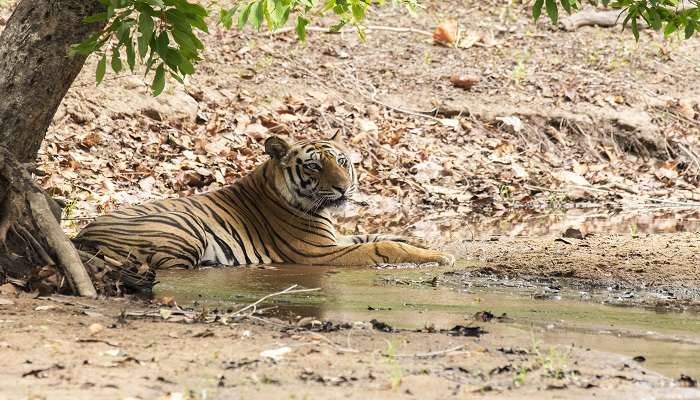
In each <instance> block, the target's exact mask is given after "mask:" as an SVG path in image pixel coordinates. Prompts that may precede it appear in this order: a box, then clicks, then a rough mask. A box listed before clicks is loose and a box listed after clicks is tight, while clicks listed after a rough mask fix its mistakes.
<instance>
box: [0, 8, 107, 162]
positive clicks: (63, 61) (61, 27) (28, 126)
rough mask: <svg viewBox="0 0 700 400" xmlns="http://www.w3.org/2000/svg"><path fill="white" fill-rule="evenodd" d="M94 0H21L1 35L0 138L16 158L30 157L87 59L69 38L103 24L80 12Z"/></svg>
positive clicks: (87, 11)
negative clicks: (73, 48) (90, 21)
mask: <svg viewBox="0 0 700 400" xmlns="http://www.w3.org/2000/svg"><path fill="white" fill-rule="evenodd" d="M102 9H103V6H102V5H101V4H100V2H98V1H95V0H22V1H20V3H19V4H18V5H17V7H16V8H15V10H14V12H13V13H12V16H11V17H10V19H9V20H8V21H7V25H6V26H5V29H4V30H3V32H2V34H1V35H0V96H1V97H2V101H0V143H1V144H4V145H5V146H6V147H7V148H8V149H9V150H10V152H12V154H14V156H15V158H16V159H17V160H18V161H20V162H28V161H34V159H35V158H36V154H37V151H38V150H39V147H40V146H41V141H42V140H43V139H44V135H45V134H46V130H47V128H48V127H49V124H50V123H51V119H52V118H53V115H54V113H55V112H56V109H57V108H58V106H59V104H61V100H62V99H63V96H65V94H66V92H67V91H68V88H70V86H71V84H72V83H73V80H74V79H75V77H76V76H77V75H78V73H79V72H80V70H81V69H82V67H83V64H84V63H85V56H80V55H76V56H74V57H69V55H68V50H69V49H70V46H71V45H72V44H76V43H79V42H81V41H83V40H85V39H87V38H88V37H89V36H90V34H92V33H93V32H95V31H96V30H97V29H100V28H101V27H102V26H103V25H102V24H99V23H96V24H85V23H83V18H85V17H87V16H90V15H93V14H96V13H98V12H100V11H101V10H102Z"/></svg>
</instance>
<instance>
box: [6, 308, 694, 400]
mask: <svg viewBox="0 0 700 400" xmlns="http://www.w3.org/2000/svg"><path fill="white" fill-rule="evenodd" d="M2 300H5V301H3V303H0V304H2V305H0V310H2V319H1V320H0V324H1V326H2V329H0V348H2V355H3V368H2V369H0V382H2V389H1V390H0V397H1V398H3V399H23V398H27V399H83V398H84V399H88V398H90V399H93V398H98V397H99V398H114V399H183V398H184V399H225V398H228V399H230V398H235V399H272V398H277V399H279V398H286V399H317V398H331V399H340V398H353V399H354V398H357V399H359V398H435V399H437V398H463V397H469V398H484V399H489V398H499V399H501V398H513V399H516V398H517V399H541V398H543V396H546V397H547V398H568V399H571V398H582V399H583V398H587V399H588V398H600V399H620V398H633V397H639V396H641V395H644V396H647V397H648V396H657V398H664V399H681V398H682V399H690V398H700V391H698V390H696V389H691V388H687V387H685V386H687V385H688V382H685V381H681V380H677V381H676V380H672V379H669V378H665V377H663V376H660V375H658V374H656V373H654V372H651V371H648V370H646V369H644V368H643V367H642V366H641V364H640V363H638V362H636V361H634V360H632V359H631V358H630V357H622V356H619V355H614V354H609V353H601V352H597V351H592V350H590V349H586V348H582V347H577V346H575V345H573V346H552V347H549V346H547V347H545V346H541V347H540V346H538V345H536V344H535V345H533V341H532V338H531V337H530V336H529V335H528V334H526V332H525V331H517V330H515V331H507V330H506V331H503V332H505V333H498V330H497V329H495V331H496V332H495V333H489V334H485V335H483V336H481V337H479V338H475V337H454V336H449V335H447V334H445V333H426V332H422V333H419V332H399V333H385V332H382V331H379V330H376V329H373V328H372V325H370V324H369V323H366V322H365V323H355V324H354V326H353V327H352V328H350V329H343V330H340V331H336V332H326V333H320V332H310V331H308V330H306V329H302V328H291V329H290V328H286V327H281V326H280V325H278V324H280V322H275V321H274V320H269V322H267V323H251V322H245V323H232V324H231V325H229V326H223V325H221V324H208V325H205V324H198V323H194V324H184V323H169V322H164V321H162V320H161V321H150V320H149V321H144V320H134V319H130V318H126V319H124V318H120V314H122V313H123V311H124V310H128V311H134V310H138V309H142V308H144V306H143V305H141V304H139V303H138V302H128V301H122V300H118V299H115V300H104V301H93V300H84V299H75V298H65V297H54V298H52V299H32V298H29V296H26V295H22V296H20V297H19V298H12V299H11V301H10V302H11V303H12V304H8V301H7V300H8V298H7V297H3V298H2ZM272 323H274V324H272ZM494 324H495V323H494ZM485 328H487V329H490V328H491V327H490V326H485ZM494 328H496V327H495V326H494ZM280 349H282V350H280Z"/></svg>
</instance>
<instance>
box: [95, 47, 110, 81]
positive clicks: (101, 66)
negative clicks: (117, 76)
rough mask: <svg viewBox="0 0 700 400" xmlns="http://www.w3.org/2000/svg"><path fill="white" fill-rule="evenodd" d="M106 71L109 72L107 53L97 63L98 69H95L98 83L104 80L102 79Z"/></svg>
mask: <svg viewBox="0 0 700 400" xmlns="http://www.w3.org/2000/svg"><path fill="white" fill-rule="evenodd" d="M105 72H107V55H106V54H103V55H102V58H101V59H100V61H99V62H98V63H97V70H96V71H95V80H96V81H97V84H98V85H99V84H100V82H102V79H104V77H105Z"/></svg>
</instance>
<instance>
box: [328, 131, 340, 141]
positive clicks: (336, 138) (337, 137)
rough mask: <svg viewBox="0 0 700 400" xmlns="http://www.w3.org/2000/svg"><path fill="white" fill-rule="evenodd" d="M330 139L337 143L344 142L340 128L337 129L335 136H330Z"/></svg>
mask: <svg viewBox="0 0 700 400" xmlns="http://www.w3.org/2000/svg"><path fill="white" fill-rule="evenodd" d="M328 140H330V141H332V142H336V143H343V135H341V134H340V129H338V130H336V131H335V133H334V134H333V136H331V137H330V138H328Z"/></svg>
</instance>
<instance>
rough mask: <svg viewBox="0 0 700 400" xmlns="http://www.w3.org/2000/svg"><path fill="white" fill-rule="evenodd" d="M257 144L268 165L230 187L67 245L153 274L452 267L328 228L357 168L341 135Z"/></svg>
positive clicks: (125, 218) (401, 243) (392, 242)
mask: <svg viewBox="0 0 700 400" xmlns="http://www.w3.org/2000/svg"><path fill="white" fill-rule="evenodd" d="M264 148H265V153H266V154H267V155H268V156H269V159H267V160H266V161H264V162H263V163H262V164H260V165H258V166H257V167H256V168H255V169H254V170H253V171H252V172H250V173H249V174H247V175H245V176H243V177H242V178H240V179H239V180H237V181H235V182H234V183H233V184H231V185H229V186H226V187H224V188H221V189H218V190H214V191H210V192H206V193H203V194H197V195H193V196H189V197H181V198H174V199H166V200H160V201H155V202H149V203H144V204H141V205H136V206H128V207H126V208H123V209H120V210H117V211H115V212H112V213H109V214H105V215H103V216H100V217H98V218H96V219H95V220H94V221H93V222H91V223H89V224H88V225H87V226H85V227H84V228H83V229H82V230H81V231H80V232H79V234H78V235H77V236H76V237H75V238H74V241H75V242H76V244H77V245H78V246H80V247H82V248H89V249H91V250H93V251H98V252H100V253H102V254H104V255H106V256H109V257H111V258H113V259H116V260H119V261H125V260H135V261H137V262H140V263H141V265H148V266H149V267H150V268H151V269H169V268H196V267H206V266H220V265H227V266H239V265H255V264H271V263H290V264H305V265H327V266H376V265H380V264H401V263H415V264H423V263H438V264H439V265H446V266H451V265H453V264H454V260H455V259H454V256H452V255H451V254H448V253H444V252H441V251H436V250H430V249H425V248H422V247H417V246H414V245H411V244H409V243H408V242H407V240H406V239H404V238H403V237H401V236H395V235H390V234H364V235H351V236H345V235H340V234H339V233H338V232H337V231H336V229H335V227H334V222H333V220H332V218H331V211H333V210H334V209H337V208H339V207H341V206H343V205H345V204H346V203H347V202H348V200H349V199H350V198H351V196H352V195H353V194H355V193H356V192H357V190H358V189H357V188H358V177H357V172H356V171H355V168H354V166H353V164H352V162H351V161H350V157H349V152H348V148H347V147H346V145H345V144H344V143H343V140H342V139H340V138H339V134H335V135H334V136H333V137H331V138H328V139H307V140H302V141H298V142H296V143H288V142H287V141H285V140H284V139H282V138H281V137H279V136H270V137H269V138H267V139H266V140H265V142H264Z"/></svg>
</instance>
